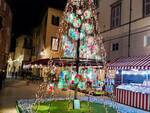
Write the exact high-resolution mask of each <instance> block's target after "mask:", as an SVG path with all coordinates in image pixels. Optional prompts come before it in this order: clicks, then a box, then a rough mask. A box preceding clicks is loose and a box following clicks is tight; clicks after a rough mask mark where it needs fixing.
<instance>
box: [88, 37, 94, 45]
mask: <svg viewBox="0 0 150 113" xmlns="http://www.w3.org/2000/svg"><path fill="white" fill-rule="evenodd" d="M93 43H94V37H93V36H88V38H87V45H88V46H90V45H93Z"/></svg>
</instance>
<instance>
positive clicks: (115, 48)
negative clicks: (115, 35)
mask: <svg viewBox="0 0 150 113" xmlns="http://www.w3.org/2000/svg"><path fill="white" fill-rule="evenodd" d="M118 50H119V44H118V43H115V44H112V51H118Z"/></svg>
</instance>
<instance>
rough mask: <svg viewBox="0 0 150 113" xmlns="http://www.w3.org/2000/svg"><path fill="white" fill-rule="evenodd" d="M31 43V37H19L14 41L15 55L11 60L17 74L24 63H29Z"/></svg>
mask: <svg viewBox="0 0 150 113" xmlns="http://www.w3.org/2000/svg"><path fill="white" fill-rule="evenodd" d="M31 50H32V41H31V37H29V36H26V35H21V36H20V37H18V38H17V39H16V48H15V55H14V59H13V65H14V71H15V72H18V71H20V70H21V69H22V64H23V63H24V62H29V61H31Z"/></svg>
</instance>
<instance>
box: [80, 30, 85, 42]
mask: <svg viewBox="0 0 150 113" xmlns="http://www.w3.org/2000/svg"><path fill="white" fill-rule="evenodd" d="M85 37H86V34H85V31H84V30H82V29H81V31H80V39H81V40H82V39H84V38H85Z"/></svg>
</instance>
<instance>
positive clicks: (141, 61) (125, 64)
mask: <svg viewBox="0 0 150 113" xmlns="http://www.w3.org/2000/svg"><path fill="white" fill-rule="evenodd" d="M107 67H108V69H125V70H129V69H139V70H148V69H150V55H145V56H133V57H127V58H119V59H116V60H115V61H114V60H113V61H110V62H109V63H107Z"/></svg>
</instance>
